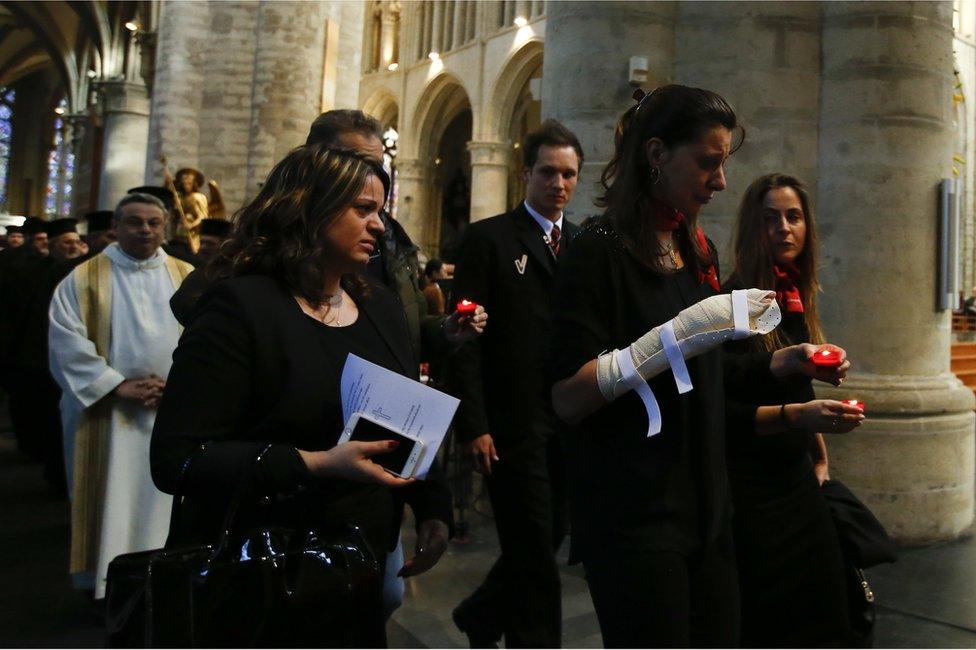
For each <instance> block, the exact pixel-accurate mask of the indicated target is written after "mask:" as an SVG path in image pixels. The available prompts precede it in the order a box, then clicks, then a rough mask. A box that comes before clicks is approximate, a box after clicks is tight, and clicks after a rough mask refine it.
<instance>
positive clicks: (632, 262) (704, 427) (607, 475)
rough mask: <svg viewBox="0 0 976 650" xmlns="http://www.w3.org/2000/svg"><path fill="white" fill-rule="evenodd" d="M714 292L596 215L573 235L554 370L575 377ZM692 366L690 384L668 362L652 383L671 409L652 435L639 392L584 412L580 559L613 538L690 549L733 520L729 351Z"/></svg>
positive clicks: (577, 459)
mask: <svg viewBox="0 0 976 650" xmlns="http://www.w3.org/2000/svg"><path fill="white" fill-rule="evenodd" d="M713 258H714V249H713ZM714 293H715V292H714V290H713V289H712V288H711V286H709V285H708V284H707V283H700V282H699V280H698V277H697V273H696V272H695V271H693V270H692V269H691V268H690V267H685V268H684V269H682V270H680V271H678V272H676V273H674V274H660V273H656V272H654V271H652V270H651V269H649V268H648V267H647V266H645V265H644V264H643V263H641V262H640V261H638V260H637V259H636V258H635V257H634V256H633V255H631V254H630V253H629V252H628V251H627V250H626V248H625V247H624V245H623V242H622V241H621V240H620V238H619V236H618V235H617V234H616V233H615V232H614V230H613V228H612V226H611V225H610V224H609V223H608V222H607V221H606V220H605V219H601V220H598V221H597V222H595V223H594V224H591V225H590V226H588V227H587V228H586V229H584V231H583V233H582V234H580V235H579V236H578V237H577V238H576V240H575V241H574V243H573V250H572V251H571V252H570V254H569V255H568V256H567V258H566V259H565V260H564V261H563V266H562V267H561V269H560V273H559V283H558V288H557V291H556V303H555V323H554V327H553V343H554V348H553V354H552V359H553V362H552V366H553V368H552V369H553V379H555V380H559V379H562V378H565V377H569V376H572V375H573V374H575V373H576V372H577V371H578V370H579V369H580V367H582V366H583V365H584V364H586V363H587V362H588V361H590V360H591V359H594V358H596V357H597V356H598V355H599V354H600V353H601V352H603V351H605V350H611V349H615V348H616V349H622V348H624V347H626V346H628V345H629V344H630V343H632V342H633V341H634V340H635V339H637V338H639V337H640V336H642V335H644V334H645V333H646V332H647V331H648V330H650V329H651V328H653V327H655V326H657V325H661V324H663V323H665V322H666V321H668V320H670V319H672V318H674V317H675V316H676V315H677V314H678V312H680V311H681V310H683V309H685V308H686V307H689V306H691V305H693V304H694V303H697V302H699V301H701V300H703V299H705V298H708V297H709V296H711V295H714ZM687 365H688V370H689V373H690V375H691V380H692V382H693V384H694V390H693V391H691V392H689V393H686V394H684V395H679V394H678V392H677V389H676V387H675V383H674V376H673V375H672V373H671V372H670V371H668V372H664V373H662V374H660V375H658V376H657V377H655V378H653V379H652V380H651V381H650V382H649V384H650V387H651V389H652V390H653V391H654V394H655V396H656V398H657V401H658V404H659V405H660V408H661V415H662V430H661V432H660V433H659V434H657V435H656V436H653V437H651V438H648V437H647V424H648V422H647V415H646V411H645V410H644V406H643V404H642V402H641V401H640V399H639V398H638V397H637V395H636V394H635V393H633V392H631V393H628V394H626V395H623V396H621V397H620V398H619V399H617V400H616V401H614V402H612V403H610V404H608V405H606V406H604V407H603V408H601V409H600V410H599V411H597V412H596V413H594V414H592V415H591V416H589V417H588V418H586V419H585V420H584V422H583V423H582V425H581V426H580V427H578V428H577V429H576V430H575V432H574V434H573V435H572V436H571V440H570V444H569V447H570V457H571V467H570V469H571V472H572V475H573V493H572V496H573V510H574V512H573V517H574V519H573V551H572V555H573V556H574V559H581V560H586V559H587V556H588V555H590V554H595V553H601V552H606V549H607V548H608V547H616V548H629V549H634V550H674V551H679V552H692V551H694V550H695V549H696V548H698V547H699V546H700V545H701V544H702V542H705V541H711V540H714V539H715V538H716V537H717V536H718V535H719V534H720V533H721V532H722V531H723V530H724V529H725V526H726V524H727V522H728V519H729V515H730V508H729V499H728V490H727V479H726V473H725V445H724V408H725V407H724V393H723V386H722V385H723V377H722V353H721V351H720V350H717V349H716V350H713V351H710V352H707V353H705V354H702V355H699V356H697V357H694V358H692V359H690V360H688V364H687Z"/></svg>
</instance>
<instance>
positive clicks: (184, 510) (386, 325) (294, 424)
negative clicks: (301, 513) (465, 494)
mask: <svg viewBox="0 0 976 650" xmlns="http://www.w3.org/2000/svg"><path fill="white" fill-rule="evenodd" d="M346 289H347V291H349V292H350V293H351V294H352V295H353V296H354V298H355V300H356V303H357V305H358V306H359V308H360V318H367V319H369V321H371V322H372V324H373V325H374V326H375V329H376V330H377V331H378V332H379V334H380V336H379V337H377V338H378V340H377V341H376V345H377V346H382V347H378V349H379V350H380V351H381V353H382V354H383V356H384V358H387V359H390V358H392V359H395V362H396V366H397V367H395V368H391V369H393V370H395V371H397V372H400V373H401V374H403V375H406V376H408V377H411V378H416V375H417V368H418V366H417V363H416V361H415V359H414V356H413V351H412V348H411V346H410V340H409V336H408V334H407V326H406V322H405V320H404V316H403V309H402V308H401V307H400V304H399V302H398V301H397V299H396V297H395V296H394V295H393V294H392V293H391V292H389V291H388V290H387V289H385V288H383V287H382V286H380V285H379V284H378V283H374V284H372V286H371V293H370V295H369V296H368V297H367V296H363V295H357V292H356V290H355V289H354V288H353V287H351V286H347V287H346ZM320 327H321V325H320V324H318V323H316V322H315V321H314V320H313V319H311V318H309V317H308V316H306V315H305V314H304V313H303V312H302V311H301V309H300V308H299V307H298V305H297V304H296V302H295V300H294V299H293V298H292V296H291V295H290V293H289V291H288V290H287V289H285V288H284V287H282V286H281V285H279V284H278V283H277V282H276V281H275V280H273V279H271V278H268V277H265V276H257V275H255V276H246V277H239V278H234V279H231V280H225V281H223V282H220V283H218V284H216V285H214V286H213V287H212V288H210V289H209V290H208V291H207V292H206V293H205V294H204V295H203V297H202V298H201V299H200V303H199V305H198V307H197V311H196V313H195V317H194V319H193V323H192V325H191V326H190V327H189V328H188V329H187V330H186V332H185V333H184V334H183V337H182V338H181V339H180V344H179V346H178V347H177V349H176V351H175V352H174V354H173V367H172V370H171V371H170V375H169V378H168V381H167V385H166V390H165V393H164V395H163V400H162V403H161V404H160V408H159V413H158V415H157V417H156V424H155V427H154V429H153V436H152V445H151V452H150V456H151V458H150V460H151V465H152V475H153V480H154V481H155V483H156V486H157V487H159V489H160V490H162V491H164V492H168V493H171V494H172V493H176V492H177V491H178V492H179V493H180V494H182V495H185V496H186V497H187V498H186V499H185V503H184V504H183V506H182V507H181V506H180V505H179V503H176V504H174V516H173V522H172V524H171V527H170V540H169V542H168V543H169V544H170V545H173V544H179V543H188V542H191V541H192V542H194V543H199V542H204V541H212V540H213V539H214V538H215V535H216V534H217V530H218V528H219V525H220V523H221V518H222V517H223V513H224V511H225V509H226V507H227V504H228V502H229V500H230V497H231V496H232V494H233V492H234V490H235V489H236V486H237V485H238V483H239V482H240V480H241V477H242V476H243V475H244V473H245V472H247V471H249V468H250V466H251V465H252V460H253V458H254V457H255V455H256V454H257V452H258V451H259V450H260V449H262V448H263V447H264V446H265V445H267V444H268V443H272V447H271V449H270V451H269V452H268V454H267V455H266V457H265V460H264V461H263V462H262V463H261V464H260V465H259V466H258V468H257V471H256V473H255V475H254V484H253V486H254V489H255V491H256V492H257V493H258V494H260V495H263V496H268V497H270V499H271V501H272V502H273V503H280V510H281V511H282V512H284V511H287V510H289V509H293V508H297V506H294V504H295V503H301V504H302V505H303V507H304V506H305V505H307V504H308V502H309V501H311V503H312V506H313V507H312V508H311V509H310V510H311V511H314V512H317V513H321V517H322V519H321V520H320V521H315V522H312V523H316V524H333V523H334V524H337V525H339V524H343V523H347V522H351V523H356V524H358V525H360V526H361V527H362V528H363V529H364V531H365V533H366V535H367V539H369V540H370V541H371V542H373V543H374V544H375V545H376V550H377V551H380V550H383V551H385V550H386V548H385V547H386V546H387V545H388V544H389V540H390V539H391V534H392V533H393V532H394V531H395V530H398V528H399V526H398V524H399V519H397V513H398V512H399V511H400V510H399V508H401V507H402V500H403V499H404V498H407V496H408V495H407V493H406V492H405V490H411V491H414V492H419V493H422V497H423V498H417V499H412V500H411V501H412V502H414V501H416V503H420V504H422V506H421V507H420V508H418V507H417V506H416V505H414V510H415V515H416V519H417V521H423V520H425V519H430V518H434V519H441V520H443V521H445V522H447V523H448V524H449V525H450V524H451V522H452V516H451V500H450V493H449V492H448V491H447V488H446V485H445V484H444V483H443V475H442V474H438V473H437V472H436V471H435V472H433V473H432V475H431V478H430V479H429V480H427V481H417V482H416V483H414V484H412V485H411V486H409V487H408V488H404V489H401V490H395V491H392V493H391V491H390V490H389V489H387V488H385V487H382V486H379V485H372V484H363V483H356V482H352V481H345V480H339V479H330V480H323V479H316V478H313V477H312V476H311V475H309V473H308V472H307V470H306V468H305V465H304V463H303V462H302V460H301V458H300V456H299V455H298V452H297V451H296V448H298V449H306V450H324V449H329V448H330V447H333V446H334V445H335V444H336V441H337V439H338V436H339V434H340V433H341V430H342V424H343V423H342V416H341V401H340V395H339V379H340V375H341V372H342V365H343V363H344V362H345V358H346V354H347V350H338V349H334V348H332V347H330V346H327V345H325V344H324V343H323V338H322V336H321V335H322V332H321V331H319V329H318V328H320ZM290 504H291V505H290ZM273 509H274V508H272V510H273ZM418 510H420V511H419V512H418ZM248 516H250V517H252V518H255V519H257V518H258V513H257V512H254V513H246V514H245V515H244V519H245V521H247V517H248Z"/></svg>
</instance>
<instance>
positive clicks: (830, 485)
mask: <svg viewBox="0 0 976 650" xmlns="http://www.w3.org/2000/svg"><path fill="white" fill-rule="evenodd" d="M821 489H822V491H823V495H824V498H826V500H827V504H828V505H829V506H830V513H831V515H832V516H833V519H834V527H835V528H836V529H837V537H838V539H839V540H840V546H841V550H842V551H843V554H844V571H845V578H846V581H847V602H848V607H849V614H850V622H851V633H852V639H851V646H852V647H858V648H870V647H872V646H873V645H874V621H875V611H874V591H873V590H872V589H871V585H870V584H868V580H867V578H866V577H865V576H864V571H863V569H867V568H869V567H872V566H876V565H878V564H882V563H885V562H894V561H895V560H897V559H898V554H897V552H896V550H895V545H894V542H892V541H891V538H890V537H888V532H887V531H886V530H885V529H884V526H882V525H881V522H880V521H878V519H877V517H875V516H874V513H872V512H871V511H870V510H869V509H868V507H867V506H866V505H864V504H863V503H862V502H861V500H860V499H858V498H857V497H856V496H854V493H853V492H851V491H850V489H849V488H848V487H847V486H846V485H844V484H843V483H841V482H840V481H829V480H828V481H824V482H823V485H821Z"/></svg>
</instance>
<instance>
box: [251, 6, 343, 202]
mask: <svg viewBox="0 0 976 650" xmlns="http://www.w3.org/2000/svg"><path fill="white" fill-rule="evenodd" d="M360 4H362V3H360ZM329 9H330V6H329V5H327V4H325V3H318V2H262V3H261V4H260V5H259V9H258V11H259V14H258V24H257V34H256V46H255V55H254V68H253V70H254V72H253V75H254V76H253V86H252V88H251V92H252V97H253V100H252V104H251V132H250V136H249V138H250V142H249V145H248V152H247V156H248V158H247V159H248V178H247V196H254V195H255V194H256V193H257V189H258V184H259V183H263V182H264V180H265V178H266V176H267V174H268V172H269V171H270V170H271V168H272V167H273V166H274V164H275V163H276V162H278V161H279V160H281V159H282V158H283V157H284V156H285V154H287V153H288V152H289V151H290V150H291V149H292V148H294V147H296V146H298V145H300V144H303V143H304V142H305V137H306V136H307V135H308V127H309V124H311V123H312V120H313V119H315V117H316V116H317V115H318V114H319V108H320V107H321V95H322V72H323V69H322V57H323V52H324V48H325V21H326V19H328V18H329ZM360 20H362V15H360ZM359 34H360V38H362V31H361V28H360V32H359ZM360 42H361V41H360ZM353 70H354V71H355V72H356V76H357V77H358V70H359V67H358V63H357V65H356V67H355V68H354V69H353Z"/></svg>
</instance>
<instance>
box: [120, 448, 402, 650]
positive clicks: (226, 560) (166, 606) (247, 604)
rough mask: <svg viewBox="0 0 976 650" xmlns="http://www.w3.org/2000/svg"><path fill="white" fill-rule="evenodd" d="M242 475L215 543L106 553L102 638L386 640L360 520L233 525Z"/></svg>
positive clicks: (208, 642) (376, 569) (257, 643)
mask: <svg viewBox="0 0 976 650" xmlns="http://www.w3.org/2000/svg"><path fill="white" fill-rule="evenodd" d="M267 449H268V447H265V449H264V450H262V452H261V453H259V454H258V456H257V458H256V459H255V465H256V464H257V463H258V462H260V460H261V458H262V457H263V455H264V453H265V451H266V450H267ZM249 478H250V474H248V476H247V477H245V479H249ZM248 483H249V480H242V481H241V483H240V485H239V486H238V488H237V490H236V492H235V495H234V497H233V499H232V500H231V502H230V505H229V506H228V509H227V513H226V516H225V518H224V525H223V527H222V528H221V531H222V532H221V535H220V539H219V541H218V542H217V543H216V544H207V545H200V546H193V547H187V548H178V549H161V550H154V551H144V552H141V553H129V554H126V555H120V556H119V557H117V558H115V559H114V560H112V562H111V563H110V564H109V568H108V587H107V591H106V609H107V614H106V627H107V629H106V636H107V638H106V643H107V646H108V647H231V646H233V647H377V646H383V645H385V635H384V633H383V619H382V609H381V589H382V573H381V568H380V566H379V564H378V562H377V560H376V558H375V557H374V556H373V554H372V552H371V551H370V549H369V546H368V544H367V543H366V541H365V540H364V539H363V536H362V535H361V534H360V532H359V529H358V528H356V527H354V526H349V527H348V529H347V530H345V531H342V532H340V533H338V534H335V533H333V534H330V535H329V536H327V537H326V536H324V535H321V534H319V533H318V532H317V531H315V530H311V529H303V528H288V527H282V526H267V527H260V526H258V527H255V528H254V529H252V530H249V531H247V532H245V533H239V532H238V531H236V529H235V520H236V519H237V511H238V509H239V507H240V505H241V502H242V500H243V499H245V495H246V494H247V492H248V486H247V484H248Z"/></svg>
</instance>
